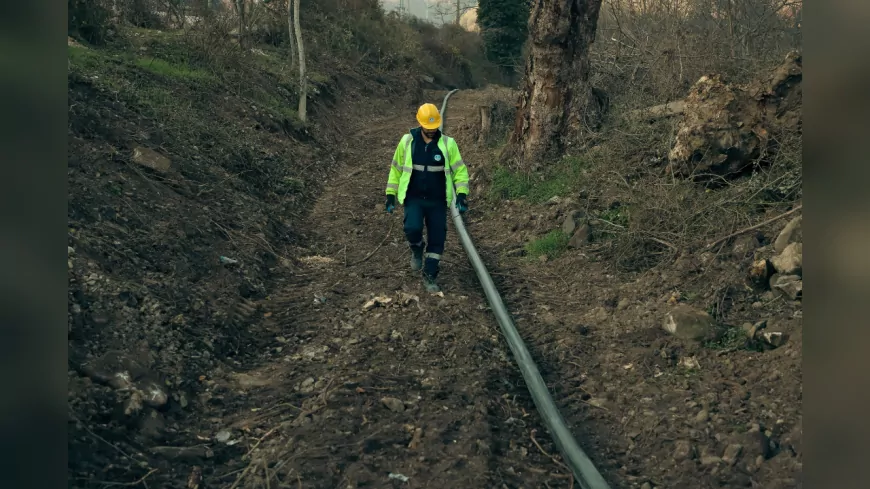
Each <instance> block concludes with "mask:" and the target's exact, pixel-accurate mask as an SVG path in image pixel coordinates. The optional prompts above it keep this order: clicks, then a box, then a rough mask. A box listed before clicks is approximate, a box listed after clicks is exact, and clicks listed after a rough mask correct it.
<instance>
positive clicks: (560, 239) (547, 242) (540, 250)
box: [526, 229, 570, 258]
mask: <svg viewBox="0 0 870 489" xmlns="http://www.w3.org/2000/svg"><path fill="white" fill-rule="evenodd" d="M569 239H570V237H569V236H568V235H567V234H565V233H563V232H562V230H561V229H556V230H554V231H550V232H549V233H547V235H546V236H544V237H542V238H538V239H536V240H534V241H532V242H530V243H528V244H527V245H526V255H527V256H528V257H530V258H539V257H540V256H542V255H547V256H548V257H550V258H556V257H557V256H559V255H561V254H562V253H563V252H564V251H565V250H566V249H568V240H569Z"/></svg>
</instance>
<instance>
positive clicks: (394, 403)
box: [381, 397, 405, 413]
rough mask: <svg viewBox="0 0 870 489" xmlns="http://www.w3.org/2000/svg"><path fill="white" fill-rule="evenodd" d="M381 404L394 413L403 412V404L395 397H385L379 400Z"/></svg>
mask: <svg viewBox="0 0 870 489" xmlns="http://www.w3.org/2000/svg"><path fill="white" fill-rule="evenodd" d="M381 403H383V405H384V406H385V407H386V408H387V409H389V410H390V411H393V412H394V413H401V412H403V411H404V410H405V403H403V402H402V401H400V400H399V399H396V398H395V397H385V398H383V399H381Z"/></svg>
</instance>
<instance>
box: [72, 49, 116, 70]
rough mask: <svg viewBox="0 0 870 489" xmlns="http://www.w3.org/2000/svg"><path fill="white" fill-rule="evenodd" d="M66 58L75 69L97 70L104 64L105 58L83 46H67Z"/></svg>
mask: <svg viewBox="0 0 870 489" xmlns="http://www.w3.org/2000/svg"><path fill="white" fill-rule="evenodd" d="M66 51H67V58H68V59H69V62H70V63H71V64H72V65H74V66H77V67H80V68H85V69H97V68H100V67H102V66H103V65H105V64H106V56H104V55H103V54H101V53H100V52H99V51H94V50H93V49H88V48H86V47H83V46H67V50H66Z"/></svg>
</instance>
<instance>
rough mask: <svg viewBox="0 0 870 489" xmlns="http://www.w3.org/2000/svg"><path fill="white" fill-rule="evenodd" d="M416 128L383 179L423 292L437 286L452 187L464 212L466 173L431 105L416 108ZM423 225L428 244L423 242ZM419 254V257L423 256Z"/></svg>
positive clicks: (406, 137) (403, 141) (405, 137)
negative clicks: (401, 211) (401, 210)
mask: <svg viewBox="0 0 870 489" xmlns="http://www.w3.org/2000/svg"><path fill="white" fill-rule="evenodd" d="M417 122H418V123H419V124H420V127H415V128H413V129H411V130H410V131H409V132H408V133H407V134H405V135H403V136H402V139H401V140H400V141H399V144H398V146H396V151H395V153H394V154H393V164H392V167H391V168H390V176H389V178H388V179H387V203H386V210H387V212H389V213H392V212H393V210H394V209H395V208H396V205H397V204H398V205H403V206H404V210H405V217H404V228H405V237H406V238H407V239H408V246H409V247H410V249H411V270H414V271H420V270H422V271H423V284H424V286H425V287H426V290H427V291H428V292H432V293H435V292H438V291H440V290H441V288H440V287H439V286H438V284H437V283H436V282H435V280H436V278H437V277H438V271H439V269H440V264H441V255H442V253H444V241H445V239H446V238H447V209H448V208H450V205H451V202H452V201H453V194H454V187H455V189H456V192H455V193H456V207H457V209H458V210H459V212H460V213H465V212H466V211H467V210H468V203H467V201H466V199H467V196H468V169H467V168H466V167H465V163H463V161H462V156H461V155H460V154H459V147H458V146H457V145H456V140H455V139H453V138H451V137H449V136H446V135H444V134H442V133H441V130H440V127H441V114H439V113H438V108H437V107H435V106H434V105H432V104H423V105H421V106H420V108H419V109H418V110H417ZM424 223H425V225H426V230H427V236H426V237H427V238H428V243H426V242H425V241H424V240H423V224H424ZM424 251H425V253H424Z"/></svg>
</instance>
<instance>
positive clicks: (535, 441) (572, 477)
mask: <svg viewBox="0 0 870 489" xmlns="http://www.w3.org/2000/svg"><path fill="white" fill-rule="evenodd" d="M536 431H538V430H535V429H533V430H532V431H531V432H530V433H529V438H530V439H531V440H532V443H534V444H535V446H536V447H538V450H540V451H541V453H543V454H544V455H546V456H547V458H549V459H550V460H552V461H553V462H555V463H556V465H558V466H560V467H562V468H564V469H565V470H567V471H568V474H570V475H571V486H570V489H574V473H573V472H571V469H569V468H568V466H567V465H565V464H563V463H562V461H561V460H559V459H557V458H556V457H554V456H552V455H550V454H549V453H547V451H546V450H544V447H542V446H541V444H540V443H538V440H536V439H535V432H536Z"/></svg>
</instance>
